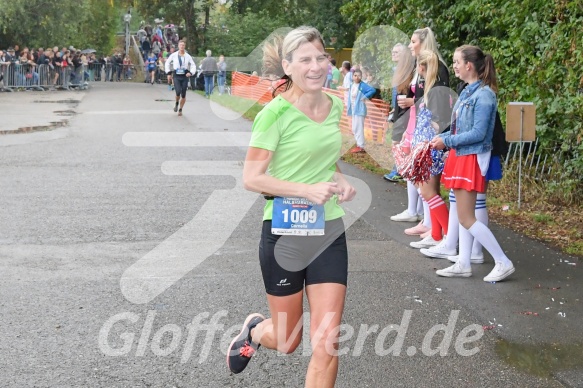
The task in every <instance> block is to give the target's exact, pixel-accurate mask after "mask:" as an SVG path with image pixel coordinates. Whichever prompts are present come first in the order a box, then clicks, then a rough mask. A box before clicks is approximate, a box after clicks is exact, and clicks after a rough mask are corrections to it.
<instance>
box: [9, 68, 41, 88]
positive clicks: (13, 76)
mask: <svg viewBox="0 0 583 388" xmlns="http://www.w3.org/2000/svg"><path fill="white" fill-rule="evenodd" d="M2 67H3V68H2V73H3V80H2V82H3V89H10V90H12V91H14V90H19V89H20V90H24V89H36V90H44V89H43V88H41V87H40V76H39V73H38V71H37V70H38V69H37V66H36V65H29V64H19V63H10V64H7V65H2Z"/></svg>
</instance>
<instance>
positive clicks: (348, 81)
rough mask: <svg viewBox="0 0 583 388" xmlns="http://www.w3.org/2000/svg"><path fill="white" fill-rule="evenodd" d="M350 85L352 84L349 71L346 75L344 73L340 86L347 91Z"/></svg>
mask: <svg viewBox="0 0 583 388" xmlns="http://www.w3.org/2000/svg"><path fill="white" fill-rule="evenodd" d="M350 84H352V72H350V71H349V72H348V73H346V75H345V76H344V79H343V80H342V86H343V87H345V88H346V89H349V88H350Z"/></svg>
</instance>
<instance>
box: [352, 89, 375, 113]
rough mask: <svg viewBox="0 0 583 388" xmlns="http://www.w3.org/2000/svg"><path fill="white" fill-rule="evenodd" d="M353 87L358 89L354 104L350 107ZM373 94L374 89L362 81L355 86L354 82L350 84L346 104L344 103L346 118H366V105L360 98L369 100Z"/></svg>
mask: <svg viewBox="0 0 583 388" xmlns="http://www.w3.org/2000/svg"><path fill="white" fill-rule="evenodd" d="M357 85H358V86H357ZM354 87H358V93H357V94H356V102H355V103H354V106H352V97H351V96H352V94H351V93H352V88H354ZM375 92H376V90H375V88H373V87H372V86H369V85H368V84H366V83H365V82H362V81H361V82H360V83H359V84H355V83H354V82H353V83H352V84H350V89H348V102H347V103H346V114H347V115H348V116H366V103H365V101H362V98H363V97H366V98H371V97H372V96H374V94H375Z"/></svg>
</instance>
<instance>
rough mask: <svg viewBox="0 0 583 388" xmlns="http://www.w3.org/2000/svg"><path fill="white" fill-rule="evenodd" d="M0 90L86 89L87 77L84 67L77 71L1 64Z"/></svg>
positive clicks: (41, 66) (48, 66) (68, 68)
mask: <svg viewBox="0 0 583 388" xmlns="http://www.w3.org/2000/svg"><path fill="white" fill-rule="evenodd" d="M0 70H1V72H2V75H3V80H2V85H1V87H0V90H4V91H11V92H12V91H17V90H26V89H29V90H40V91H43V90H49V89H66V90H71V89H87V88H88V86H89V85H88V81H89V75H88V72H87V68H86V66H80V67H79V68H77V69H73V68H71V67H65V68H62V67H54V66H52V65H39V66H36V65H29V64H15V63H10V64H3V65H0Z"/></svg>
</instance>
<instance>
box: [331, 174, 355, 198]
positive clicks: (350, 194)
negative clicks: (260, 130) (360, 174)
mask: <svg viewBox="0 0 583 388" xmlns="http://www.w3.org/2000/svg"><path fill="white" fill-rule="evenodd" d="M336 183H337V184H338V186H337V188H338V190H339V192H338V194H337V196H338V203H342V202H348V201H352V200H353V199H354V196H355V195H356V189H355V188H354V187H352V186H351V185H350V183H348V181H347V180H346V178H344V177H343V176H340V177H337V179H336Z"/></svg>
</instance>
